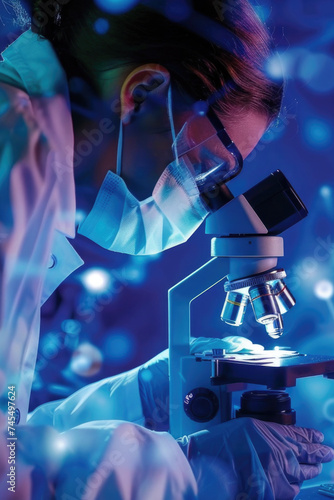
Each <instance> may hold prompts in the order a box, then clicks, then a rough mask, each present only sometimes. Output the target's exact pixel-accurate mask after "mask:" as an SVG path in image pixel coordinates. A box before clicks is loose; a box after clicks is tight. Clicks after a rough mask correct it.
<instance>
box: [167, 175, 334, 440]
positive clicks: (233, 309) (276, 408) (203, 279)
mask: <svg viewBox="0 0 334 500" xmlns="http://www.w3.org/2000/svg"><path fill="white" fill-rule="evenodd" d="M224 188H225V189H227V188H226V186H225V187H224ZM226 192H228V196H227V200H228V201H227V203H225V204H224V205H223V206H222V207H221V208H219V209H218V210H217V211H216V212H215V213H213V214H211V215H210V216H209V217H208V218H207V220H206V233H207V234H210V235H213V236H215V237H214V238H213V240H212V248H211V255H212V257H213V259H212V260H210V261H209V262H207V263H206V264H205V265H204V266H202V267H201V268H200V269H198V270H197V271H195V272H194V273H193V274H191V275H190V276H188V277H187V278H185V279H184V280H183V281H181V282H180V283H178V284H177V285H176V286H174V287H173V288H172V289H171V290H169V353H170V354H169V356H170V432H171V434H172V435H173V436H174V437H175V438H178V437H182V436H184V435H189V434H191V433H194V432H197V431H199V430H202V429H207V428H208V427H211V426H213V425H216V424H219V423H221V422H225V421H227V420H230V419H231V418H234V415H233V412H232V402H231V401H232V399H231V394H232V392H233V391H237V390H240V388H241V386H240V384H241V385H242V384H247V383H250V384H259V385H260V386H265V388H267V389H270V390H260V391H253V392H252V393H245V394H244V396H243V398H242V408H241V410H239V416H244V415H247V416H253V417H256V418H262V419H264V420H271V421H278V422H280V423H286V424H294V423H295V414H294V412H293V410H291V403H290V398H289V396H288V395H287V393H285V392H283V391H284V390H285V388H287V387H292V386H294V385H296V380H297V378H299V377H307V376H314V375H320V374H322V375H324V376H326V377H329V378H334V357H329V356H313V355H300V354H299V353H297V352H292V351H288V352H285V353H283V352H282V353H281V352H278V353H277V355H275V353H274V354H273V351H270V352H269V351H268V352H266V351H264V352H263V353H261V354H258V355H254V354H248V355H245V354H240V355H229V354H226V353H225V352H224V351H223V350H219V349H217V350H213V351H212V352H209V353H195V354H190V337H191V318H190V305H191V303H192V301H193V300H195V299H196V298H197V297H199V296H200V295H202V294H203V293H205V292H206V291H207V290H208V289H210V288H211V287H213V286H214V285H216V284H217V283H219V282H221V281H222V280H224V279H227V281H226V283H225V291H226V292H227V295H226V299H225V305H224V308H223V312H222V320H223V321H225V322H226V323H228V324H230V325H235V326H239V325H241V324H242V321H243V318H244V315H245V311H246V308H247V306H248V307H249V304H251V306H252V308H253V312H254V315H255V318H256V320H257V322H259V323H260V324H262V325H264V327H265V329H266V331H267V333H268V334H269V335H270V336H271V337H273V338H279V337H280V336H281V335H282V333H283V321H282V315H283V314H284V313H285V312H287V311H288V310H289V309H290V308H291V307H292V306H293V305H294V304H295V300H294V298H293V296H292V295H291V293H290V292H289V290H288V288H287V287H286V285H285V283H284V281H283V280H284V278H285V276H286V274H285V271H284V270H283V269H281V268H278V267H277V261H278V258H279V257H283V255H284V253H283V238H281V237H280V236H277V235H279V234H281V233H282V232H283V231H285V230H286V229H287V228H289V227H290V226H292V225H294V224H295V223H297V222H298V221H300V220H301V219H303V218H304V217H305V216H306V215H307V210H306V208H305V206H304V205H303V203H302V201H301V200H300V198H299V197H298V195H297V194H296V192H295V191H294V189H293V188H292V186H291V185H290V183H289V182H288V181H287V179H286V178H285V176H284V175H283V174H282V172H280V171H276V172H274V173H272V174H271V175H270V176H269V177H267V178H266V179H264V180H263V181H262V182H260V183H259V184H257V185H256V186H255V187H253V188H252V189H250V190H248V191H247V192H245V193H244V194H243V195H240V196H238V197H236V198H234V197H233V195H232V194H231V193H230V192H229V190H227V191H226ZM226 192H225V193H226ZM277 415H278V416H279V419H278V420H275V419H276V417H277ZM237 416H238V415H237Z"/></svg>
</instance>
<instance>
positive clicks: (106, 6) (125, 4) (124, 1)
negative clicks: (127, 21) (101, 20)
mask: <svg viewBox="0 0 334 500" xmlns="http://www.w3.org/2000/svg"><path fill="white" fill-rule="evenodd" d="M138 1H139V0H95V4H96V5H97V7H99V8H100V9H101V10H103V11H104V12H108V13H109V14H123V13H124V12H127V11H129V10H130V9H132V8H133V7H134V6H135V5H136V4H137V3H138Z"/></svg>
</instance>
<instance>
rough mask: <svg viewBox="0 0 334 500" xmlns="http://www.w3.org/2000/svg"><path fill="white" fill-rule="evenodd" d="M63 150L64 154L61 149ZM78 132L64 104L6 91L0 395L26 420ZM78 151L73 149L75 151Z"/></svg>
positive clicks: (2, 93) (68, 205) (0, 136)
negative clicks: (11, 391) (10, 398)
mask: <svg viewBox="0 0 334 500" xmlns="http://www.w3.org/2000/svg"><path fill="white" fill-rule="evenodd" d="M61 145H62V147H61ZM67 148H69V150H70V151H73V131H72V122H71V116H70V112H69V107H68V102H67V99H66V97H65V96H62V95H53V96H49V97H35V98H31V97H29V96H28V95H27V94H26V93H25V92H23V91H22V90H19V89H17V88H14V87H11V86H9V85H7V84H0V366H1V369H2V371H3V375H4V380H3V383H2V384H1V387H0V392H1V407H2V408H6V407H7V392H8V391H7V387H8V386H15V393H16V408H17V410H18V411H19V412H20V419H21V423H24V422H25V420H26V415H27V409H28V402H29V397H30V390H31V384H32V379H33V373H34V368H35V361H36V355H37V348H38V340H39V323H40V306H41V302H42V296H43V288H44V281H45V276H46V271H47V268H48V263H49V260H50V255H51V249H52V245H53V240H54V237H55V234H56V231H58V232H61V233H62V234H64V235H67V236H70V237H73V236H74V217H75V205H74V204H75V195H74V179H73V171H72V170H71V157H70V155H69V156H68V158H66V155H65V152H66V151H67V150H68V149H67ZM71 148H72V149H71Z"/></svg>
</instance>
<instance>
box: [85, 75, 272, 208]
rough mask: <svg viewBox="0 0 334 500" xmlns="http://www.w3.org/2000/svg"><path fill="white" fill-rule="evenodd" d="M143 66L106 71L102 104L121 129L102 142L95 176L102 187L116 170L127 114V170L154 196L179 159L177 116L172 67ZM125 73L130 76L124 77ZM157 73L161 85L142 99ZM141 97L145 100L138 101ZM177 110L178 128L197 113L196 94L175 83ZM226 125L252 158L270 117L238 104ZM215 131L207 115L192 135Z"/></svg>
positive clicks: (139, 193)
mask: <svg viewBox="0 0 334 500" xmlns="http://www.w3.org/2000/svg"><path fill="white" fill-rule="evenodd" d="M142 68H143V67H141V68H139V69H138V71H137V70H136V69H135V70H133V71H132V72H131V73H130V76H129V70H124V71H118V72H117V73H115V70H112V72H113V74H111V75H104V79H103V87H101V96H102V100H103V101H104V103H105V106H104V108H101V109H104V111H103V116H106V113H108V114H109V116H110V118H111V119H112V121H113V123H114V124H115V131H114V133H113V134H111V135H109V136H108V137H106V138H105V139H106V140H105V141H104V143H103V145H102V146H103V147H101V151H102V150H103V151H102V152H101V154H100V155H98V158H97V161H96V163H95V168H94V180H93V182H94V183H95V185H96V186H97V187H98V186H100V185H101V183H102V181H103V179H104V177H105V175H106V173H107V171H108V170H112V171H114V172H116V164H117V146H118V136H119V134H118V128H119V127H117V125H118V124H119V123H120V116H119V115H120V114H121V116H122V121H123V149H122V159H121V166H122V168H121V176H122V177H123V179H124V180H125V182H126V184H127V186H128V188H129V190H130V191H131V192H132V193H133V194H134V195H135V196H136V197H137V198H138V199H139V200H143V199H145V198H147V197H149V196H151V194H152V191H153V189H154V186H155V184H156V182H157V180H158V179H159V177H160V175H161V174H162V172H163V171H164V169H165V168H166V167H167V166H168V165H169V164H170V163H171V162H172V161H173V160H174V153H173V149H172V144H173V137H172V132H171V120H170V116H169V113H168V89H169V86H170V78H169V73H168V72H167V70H164V68H160V67H157V66H156V65H154V66H152V65H145V67H144V69H145V71H144V70H143V69H142ZM147 72H148V73H147ZM124 74H125V75H126V74H128V76H125V77H124ZM152 78H153V81H154V78H157V79H158V82H159V85H153V86H152V87H153V89H152V90H150V91H147V92H144V93H143V94H142V95H140V96H139V97H140V99H138V88H139V89H142V88H143V86H142V85H143V83H142V81H144V86H146V87H145V88H147V87H149V86H148V85H147V83H148V82H151V81H152ZM161 82H162V83H161ZM136 96H137V97H136ZM136 99H137V101H138V100H139V101H140V102H136ZM115 103H116V106H115ZM110 110H111V114H110ZM172 110H173V113H172V115H173V121H174V127H175V132H176V134H177V133H178V132H179V131H180V130H181V129H182V127H183V125H184V124H185V123H186V122H189V121H191V120H192V118H193V117H194V116H195V112H194V110H193V100H192V99H190V98H189V97H188V96H187V95H186V94H184V93H183V92H182V94H181V93H180V92H178V91H177V89H174V87H173V93H172ZM101 116H102V115H101ZM220 118H221V117H220ZM116 124H117V125H116ZM223 125H224V127H225V129H226V131H227V133H228V134H229V136H230V137H231V139H232V140H233V142H234V143H235V145H236V146H237V148H238V149H239V151H240V153H241V154H242V156H243V158H246V157H247V156H248V155H249V153H250V152H251V151H252V150H253V149H254V148H255V146H256V145H257V143H258V141H259V140H260V138H261V137H262V135H263V134H264V132H265V130H266V128H267V125H268V119H267V116H266V115H264V114H260V113H257V112H254V111H245V110H240V109H238V106H237V104H236V110H235V115H234V117H233V120H226V119H225V120H224V121H223ZM86 128H87V127H86ZM214 133H215V130H214V129H213V126H212V125H211V123H210V121H209V119H208V118H206V117H205V118H203V119H202V120H201V121H200V126H199V127H197V128H196V127H195V128H193V129H192V138H191V139H192V142H193V143H196V144H197V143H200V142H202V141H204V140H205V139H207V138H208V137H210V136H212V135H213V134H214Z"/></svg>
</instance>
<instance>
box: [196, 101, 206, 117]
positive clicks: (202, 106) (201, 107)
mask: <svg viewBox="0 0 334 500" xmlns="http://www.w3.org/2000/svg"><path fill="white" fill-rule="evenodd" d="M208 109H209V105H208V103H207V102H206V101H197V102H195V104H194V106H193V110H194V112H195V113H196V114H197V115H200V116H205V115H206V114H207V112H208Z"/></svg>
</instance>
